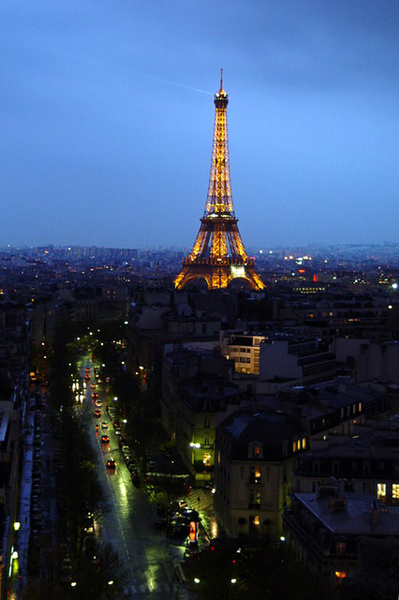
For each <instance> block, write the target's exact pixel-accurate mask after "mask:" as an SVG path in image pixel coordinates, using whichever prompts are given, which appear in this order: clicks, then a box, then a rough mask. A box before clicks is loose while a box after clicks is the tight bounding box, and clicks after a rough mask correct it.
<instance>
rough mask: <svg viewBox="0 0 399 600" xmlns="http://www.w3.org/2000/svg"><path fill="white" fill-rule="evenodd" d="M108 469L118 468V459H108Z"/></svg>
mask: <svg viewBox="0 0 399 600" xmlns="http://www.w3.org/2000/svg"><path fill="white" fill-rule="evenodd" d="M107 469H116V460H115V459H114V458H109V459H108V460H107Z"/></svg>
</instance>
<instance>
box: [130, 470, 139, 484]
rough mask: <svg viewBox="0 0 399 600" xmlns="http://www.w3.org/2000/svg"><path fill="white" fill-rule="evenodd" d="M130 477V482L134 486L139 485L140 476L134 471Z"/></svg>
mask: <svg viewBox="0 0 399 600" xmlns="http://www.w3.org/2000/svg"><path fill="white" fill-rule="evenodd" d="M131 477H132V482H133V484H134V485H140V483H141V478H140V475H139V474H138V473H137V472H136V471H133V473H132V474H131Z"/></svg>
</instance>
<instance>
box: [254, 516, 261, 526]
mask: <svg viewBox="0 0 399 600" xmlns="http://www.w3.org/2000/svg"><path fill="white" fill-rule="evenodd" d="M259 524H260V519H259V515H255V516H254V525H257V526H259Z"/></svg>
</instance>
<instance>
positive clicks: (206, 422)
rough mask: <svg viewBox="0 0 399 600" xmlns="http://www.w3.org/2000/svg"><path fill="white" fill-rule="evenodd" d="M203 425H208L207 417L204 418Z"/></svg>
mask: <svg viewBox="0 0 399 600" xmlns="http://www.w3.org/2000/svg"><path fill="white" fill-rule="evenodd" d="M204 427H209V417H205V418H204Z"/></svg>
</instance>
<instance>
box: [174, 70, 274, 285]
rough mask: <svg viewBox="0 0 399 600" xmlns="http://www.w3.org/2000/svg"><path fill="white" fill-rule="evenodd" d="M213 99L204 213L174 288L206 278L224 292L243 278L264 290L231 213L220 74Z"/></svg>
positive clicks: (225, 101) (225, 97) (225, 100)
mask: <svg viewBox="0 0 399 600" xmlns="http://www.w3.org/2000/svg"><path fill="white" fill-rule="evenodd" d="M213 100H214V104H215V107H216V115H215V127H214V131H213V146H212V163H211V173H210V177H209V186H208V195H207V199H206V205H205V211H204V214H203V216H202V218H201V225H200V229H199V232H198V234H197V237H196V239H195V242H194V245H193V247H192V250H191V252H190V254H189V255H188V256H187V257H186V258H184V259H183V264H182V270H181V271H180V273H179V275H178V276H177V277H176V279H175V281H174V284H175V288H176V289H182V288H183V287H184V286H185V285H187V284H188V283H190V282H192V281H193V280H195V279H205V281H206V284H207V286H208V289H209V290H217V289H225V288H227V286H228V285H229V284H230V282H231V281H232V280H233V279H243V280H245V281H246V282H247V284H248V285H249V287H250V288H252V289H253V290H263V289H265V284H264V283H263V281H262V280H261V278H260V277H259V275H257V273H256V272H255V261H254V259H253V258H250V257H249V256H248V255H247V252H246V250H245V247H244V244H243V241H242V239H241V235H240V232H239V231H238V226H237V223H238V219H237V218H236V216H235V213H234V206H233V198H232V194H231V183H230V164H229V147H228V137H227V105H228V102H229V96H228V95H227V94H226V92H225V91H224V89H223V72H222V76H221V79H220V89H219V91H218V92H216V94H215V95H214V97H213Z"/></svg>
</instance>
